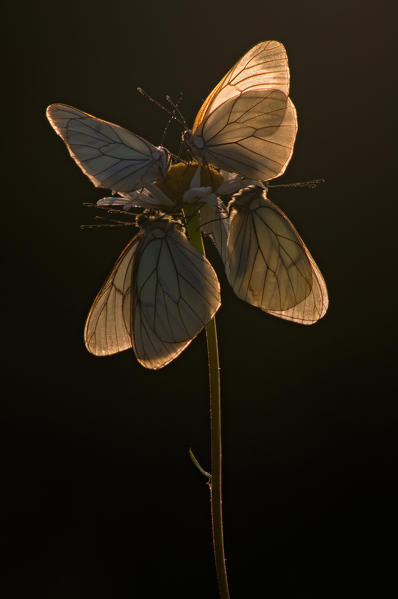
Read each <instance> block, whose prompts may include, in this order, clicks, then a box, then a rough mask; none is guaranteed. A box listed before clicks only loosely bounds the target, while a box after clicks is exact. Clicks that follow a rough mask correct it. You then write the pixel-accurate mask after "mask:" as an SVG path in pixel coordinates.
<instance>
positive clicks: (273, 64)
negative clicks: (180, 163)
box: [192, 41, 290, 133]
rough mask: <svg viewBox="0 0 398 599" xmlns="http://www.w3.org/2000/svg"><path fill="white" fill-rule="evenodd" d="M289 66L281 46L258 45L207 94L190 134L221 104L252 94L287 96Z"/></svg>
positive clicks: (278, 44) (269, 42)
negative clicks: (270, 91) (275, 92)
mask: <svg viewBox="0 0 398 599" xmlns="http://www.w3.org/2000/svg"><path fill="white" fill-rule="evenodd" d="M289 79H290V75H289V66H288V62H287V55H286V50H285V48H284V46H283V45H282V44H281V43H280V42H275V41H268V42H260V43H259V44H257V45H256V46H254V47H253V48H251V50H249V51H248V52H246V54H245V55H244V56H242V58H241V59H240V60H239V61H238V62H237V63H236V64H235V65H234V66H233V67H232V69H230V70H229V71H228V73H227V74H226V75H225V76H224V77H223V78H222V79H221V81H220V82H219V83H218V84H217V85H216V87H215V88H214V89H213V90H212V91H211V92H210V94H209V95H208V97H207V98H206V100H205V101H204V103H203V105H202V106H201V108H200V110H199V112H198V114H197V115H196V119H195V122H194V125H193V128H192V129H193V133H196V130H197V128H198V127H199V125H200V124H201V122H202V121H203V119H204V118H205V116H206V115H207V114H208V113H210V112H213V111H214V110H216V108H218V106H220V105H221V104H223V103H224V102H226V101H228V100H230V99H231V98H234V97H235V96H239V95H241V94H242V93H244V92H248V91H253V90H267V89H276V90H279V91H281V92H282V93H283V94H284V95H285V96H288V95H289Z"/></svg>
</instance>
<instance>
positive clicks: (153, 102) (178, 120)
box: [137, 87, 185, 127]
mask: <svg viewBox="0 0 398 599" xmlns="http://www.w3.org/2000/svg"><path fill="white" fill-rule="evenodd" d="M137 91H138V92H139V93H140V94H141V95H142V96H144V98H146V99H147V100H149V101H150V102H152V104H155V106H157V107H158V108H160V109H161V110H163V111H164V112H167V114H168V115H169V116H170V117H171V120H172V121H173V120H174V121H177V123H180V125H182V126H183V127H185V122H184V121H180V119H179V118H178V117H177V116H176V114H175V113H174V112H171V110H169V109H168V108H166V106H163V104H161V103H160V102H158V101H157V100H155V98H152V96H150V95H149V94H148V92H146V91H145V90H144V89H142V87H137Z"/></svg>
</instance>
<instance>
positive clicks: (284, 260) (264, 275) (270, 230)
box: [227, 197, 328, 324]
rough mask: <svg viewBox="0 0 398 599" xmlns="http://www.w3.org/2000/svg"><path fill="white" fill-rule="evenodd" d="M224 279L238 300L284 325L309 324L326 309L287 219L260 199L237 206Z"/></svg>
mask: <svg viewBox="0 0 398 599" xmlns="http://www.w3.org/2000/svg"><path fill="white" fill-rule="evenodd" d="M228 255H229V270H228V271H227V276H228V278H229V281H230V283H231V286H232V288H233V289H234V292H235V293H236V295H237V296H238V297H240V298H241V299H243V300H245V301H247V302H249V303H250V304H252V305H254V306H257V307H259V308H261V309H262V310H264V311H266V312H269V313H270V314H273V315H274V316H279V317H280V318H284V319H287V320H293V321H295V322H300V323H302V324H312V323H313V322H316V321H317V320H319V318H321V317H322V316H323V315H324V314H325V312H326V309H327V304H328V300H327V290H326V285H325V283H324V280H323V278H322V275H321V273H320V271H319V269H318V267H317V266H316V264H315V261H314V260H313V258H312V256H311V254H310V253H309V251H308V249H307V248H306V246H305V244H304V242H303V240H302V239H301V237H300V236H299V234H298V233H297V231H296V229H295V228H294V226H293V224H292V223H291V222H290V220H289V219H288V218H287V216H286V215H285V214H284V213H283V212H282V210H280V208H278V207H277V206H276V205H275V204H273V203H272V202H271V201H270V200H268V199H267V198H265V197H257V198H256V199H255V200H251V201H249V202H248V204H247V206H242V204H241V205H240V206H239V203H238V204H237V205H236V207H235V209H234V210H233V214H232V217H231V225H230V233H229V237H228Z"/></svg>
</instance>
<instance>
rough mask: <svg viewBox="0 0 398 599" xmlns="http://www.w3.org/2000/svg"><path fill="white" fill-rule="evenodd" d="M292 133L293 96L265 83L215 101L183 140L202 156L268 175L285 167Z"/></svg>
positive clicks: (235, 169)
mask: <svg viewBox="0 0 398 599" xmlns="http://www.w3.org/2000/svg"><path fill="white" fill-rule="evenodd" d="M296 133H297V115H296V109H295V107H294V105H293V102H292V101H291V100H290V98H287V97H286V96H285V95H284V94H283V93H282V92H281V91H279V90H269V89H267V90H262V91H257V90H254V91H250V92H246V93H244V94H242V95H240V96H237V97H235V98H232V99H231V100H228V101H226V102H224V103H223V104H221V105H219V106H218V107H217V108H216V110H214V111H213V112H209V113H207V114H206V115H205V117H204V119H203V121H202V122H201V123H200V125H199V127H198V128H197V133H195V134H193V135H192V136H191V137H190V138H189V137H188V138H187V141H188V144H189V145H190V147H191V149H192V150H193V152H194V154H195V155H196V156H198V157H199V159H200V160H201V161H202V162H205V163H209V164H214V165H216V166H218V167H219V168H222V169H224V170H226V171H233V172H236V173H239V174H240V175H242V176H244V177H248V178H249V179H256V180H259V181H260V180H265V181H268V180H270V179H274V178H275V177H279V176H280V175H281V174H282V173H284V171H285V169H286V167H287V165H288V163H289V161H290V158H291V156H292V154H293V146H294V141H295V139H296Z"/></svg>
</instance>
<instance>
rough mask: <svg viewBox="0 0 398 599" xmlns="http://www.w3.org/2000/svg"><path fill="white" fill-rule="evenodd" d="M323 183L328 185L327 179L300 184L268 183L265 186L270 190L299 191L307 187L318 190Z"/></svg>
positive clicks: (301, 182) (300, 182)
mask: <svg viewBox="0 0 398 599" xmlns="http://www.w3.org/2000/svg"><path fill="white" fill-rule="evenodd" d="M321 183H326V180H325V179H312V180H311V181H299V182H298V183H280V184H278V185H272V184H271V185H268V184H267V182H265V185H266V186H267V187H269V189H277V188H279V189H289V188H291V189H297V188H300V187H307V188H309V189H316V188H317V187H318V185H320V184H321Z"/></svg>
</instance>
